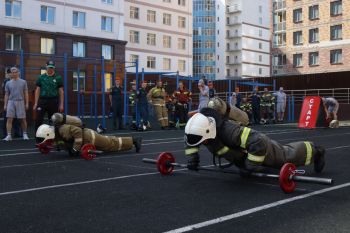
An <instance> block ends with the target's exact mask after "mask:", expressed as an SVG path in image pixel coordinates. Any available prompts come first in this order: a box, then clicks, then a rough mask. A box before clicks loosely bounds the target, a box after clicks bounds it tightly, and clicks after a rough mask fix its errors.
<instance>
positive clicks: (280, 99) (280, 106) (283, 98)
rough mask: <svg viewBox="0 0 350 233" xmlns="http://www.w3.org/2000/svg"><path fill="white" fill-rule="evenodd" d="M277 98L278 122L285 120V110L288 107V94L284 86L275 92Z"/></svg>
mask: <svg viewBox="0 0 350 233" xmlns="http://www.w3.org/2000/svg"><path fill="white" fill-rule="evenodd" d="M275 95H276V98H277V109H276V112H277V117H278V119H277V121H278V122H283V118H284V112H285V109H286V103H287V95H286V93H285V92H284V91H283V87H280V89H279V91H278V92H276V93H275Z"/></svg>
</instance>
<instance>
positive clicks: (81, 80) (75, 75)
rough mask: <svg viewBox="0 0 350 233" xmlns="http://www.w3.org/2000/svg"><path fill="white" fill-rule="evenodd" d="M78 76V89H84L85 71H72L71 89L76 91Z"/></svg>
mask: <svg viewBox="0 0 350 233" xmlns="http://www.w3.org/2000/svg"><path fill="white" fill-rule="evenodd" d="M78 78H79V91H85V71H79V73H78V72H77V71H74V72H73V91H78Z"/></svg>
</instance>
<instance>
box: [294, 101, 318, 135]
mask: <svg viewBox="0 0 350 233" xmlns="http://www.w3.org/2000/svg"><path fill="white" fill-rule="evenodd" d="M320 105H321V97H319V96H306V97H305V99H304V102H303V107H302V109H301V113H300V118H299V124H298V127H299V128H309V129H314V128H316V122H317V118H318V117H319V110H320Z"/></svg>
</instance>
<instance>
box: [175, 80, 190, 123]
mask: <svg viewBox="0 0 350 233" xmlns="http://www.w3.org/2000/svg"><path fill="white" fill-rule="evenodd" d="M191 96H192V93H191V92H190V91H189V90H187V89H186V88H185V86H184V84H183V83H182V82H179V89H177V90H176V91H175V92H174V94H173V99H174V100H175V103H176V104H175V107H176V116H177V118H179V127H180V128H184V127H185V126H186V123H187V114H188V103H189V101H191Z"/></svg>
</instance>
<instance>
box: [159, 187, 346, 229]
mask: <svg viewBox="0 0 350 233" xmlns="http://www.w3.org/2000/svg"><path fill="white" fill-rule="evenodd" d="M349 186H350V182H349V183H345V184H341V185H337V186H333V187H330V188H325V189H321V190H317V191H314V192H311V193H306V194H302V195H299V196H295V197H291V198H287V199H283V200H280V201H276V202H272V203H269V204H266V205H262V206H258V207H255V208H251V209H248V210H244V211H240V212H237V213H233V214H230V215H226V216H222V217H218V218H215V219H212V220H208V221H204V222H200V223H196V224H193V225H189V226H185V227H181V228H177V229H174V230H170V231H167V232H165V233H182V232H188V231H192V230H197V229H199V228H203V227H208V226H211V225H214V224H218V223H222V222H225V221H229V220H232V219H236V218H240V217H243V216H246V215H249V214H253V213H256V212H259V211H263V210H267V209H271V208H273V207H276V206H280V205H285V204H288V203H290V202H294V201H298V200H302V199H305V198H309V197H312V196H316V195H320V194H323V193H327V192H331V191H334V190H338V189H342V188H347V187H349Z"/></svg>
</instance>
